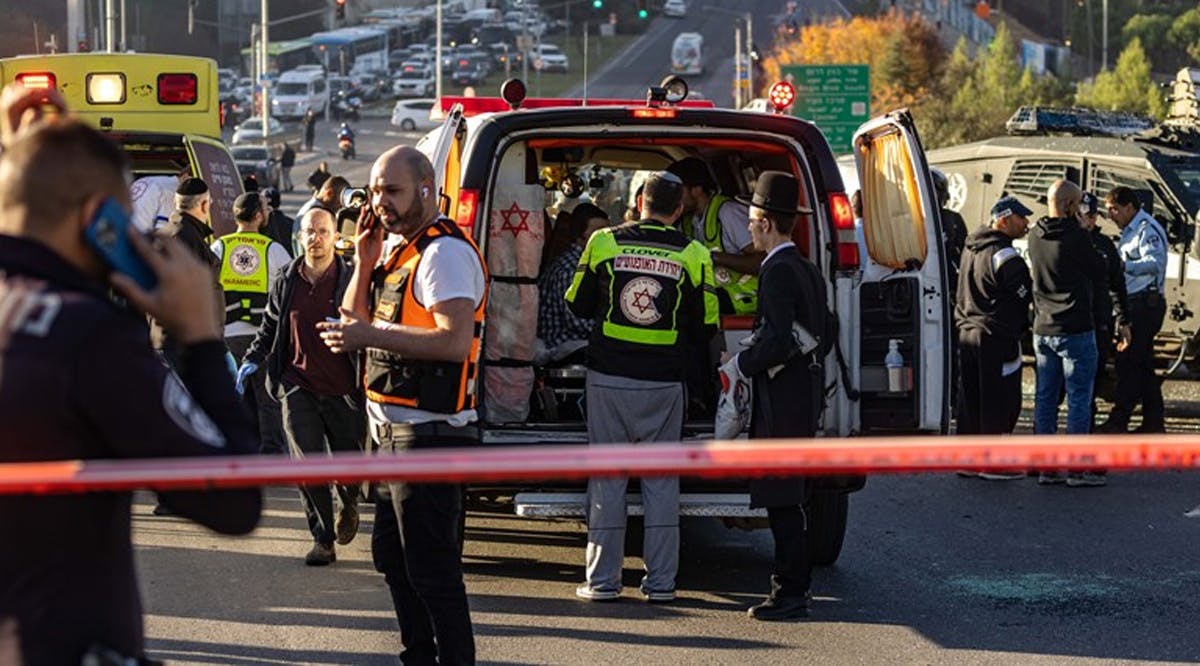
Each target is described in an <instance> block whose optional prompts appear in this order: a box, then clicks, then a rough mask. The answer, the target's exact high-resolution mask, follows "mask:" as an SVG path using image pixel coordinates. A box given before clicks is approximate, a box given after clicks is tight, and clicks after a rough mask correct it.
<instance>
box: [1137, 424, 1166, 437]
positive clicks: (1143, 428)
mask: <svg viewBox="0 0 1200 666" xmlns="http://www.w3.org/2000/svg"><path fill="white" fill-rule="evenodd" d="M1133 432H1134V433H1136V434H1138V435H1151V434H1156V435H1161V434H1165V433H1166V432H1167V427H1166V426H1165V425H1163V424H1161V423H1150V424H1147V423H1143V424H1142V425H1140V426H1138V427H1136V428H1134V429H1133Z"/></svg>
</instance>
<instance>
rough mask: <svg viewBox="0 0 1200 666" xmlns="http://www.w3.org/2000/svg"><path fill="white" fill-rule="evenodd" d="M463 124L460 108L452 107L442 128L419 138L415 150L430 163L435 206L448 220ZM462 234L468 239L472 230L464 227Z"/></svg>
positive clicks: (455, 200)
mask: <svg viewBox="0 0 1200 666" xmlns="http://www.w3.org/2000/svg"><path fill="white" fill-rule="evenodd" d="M464 123H465V118H464V116H463V107H462V104H455V105H454V106H453V107H451V108H450V111H449V112H447V113H446V119H445V120H444V121H442V126H441V127H439V128H438V129H436V130H434V131H432V132H430V133H429V134H426V135H425V136H424V137H422V138H421V140H420V141H418V142H417V146H416V147H417V150H419V151H421V152H422V153H425V156H426V157H428V158H429V161H430V162H431V163H433V171H434V173H435V174H436V180H435V181H434V186H435V188H436V189H437V191H438V194H439V198H440V203H439V206H440V208H441V210H442V214H444V215H446V216H447V217H450V218H452V219H454V218H456V217H457V213H458V204H459V196H458V194H459V190H460V189H461V188H462V148H463V139H464V138H465V135H466V126H465V124H464ZM463 231H464V232H465V233H466V234H468V235H471V234H472V233H473V232H474V229H473V228H470V227H464V228H463Z"/></svg>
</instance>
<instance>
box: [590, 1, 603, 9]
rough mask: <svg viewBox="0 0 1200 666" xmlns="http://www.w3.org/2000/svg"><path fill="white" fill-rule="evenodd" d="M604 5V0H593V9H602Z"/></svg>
mask: <svg viewBox="0 0 1200 666" xmlns="http://www.w3.org/2000/svg"><path fill="white" fill-rule="evenodd" d="M603 6H604V0H592V9H600V8H601V7H603Z"/></svg>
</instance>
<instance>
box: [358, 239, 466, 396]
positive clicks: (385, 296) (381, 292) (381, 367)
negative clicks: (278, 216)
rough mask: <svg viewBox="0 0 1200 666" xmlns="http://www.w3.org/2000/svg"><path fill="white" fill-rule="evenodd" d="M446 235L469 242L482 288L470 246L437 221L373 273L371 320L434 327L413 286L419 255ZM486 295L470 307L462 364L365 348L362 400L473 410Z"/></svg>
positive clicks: (402, 246)
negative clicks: (469, 334) (470, 332)
mask: <svg viewBox="0 0 1200 666" xmlns="http://www.w3.org/2000/svg"><path fill="white" fill-rule="evenodd" d="M443 237H450V238H457V239H459V240H462V241H464V242H466V243H469V244H470V246H471V249H473V250H475V255H476V256H477V257H478V258H479V266H480V268H482V269H483V271H484V284H485V285H486V284H487V267H486V265H485V264H484V263H483V255H482V254H481V253H480V252H479V247H478V246H477V245H475V242H474V241H472V240H471V239H470V238H468V237H467V236H465V235H464V234H463V233H462V231H461V230H459V228H458V227H457V226H456V225H455V224H454V223H453V222H451V221H450V220H447V219H445V218H443V219H439V220H438V221H437V222H434V223H433V224H431V225H430V226H428V227H427V228H426V229H425V231H424V232H423V233H422V234H421V235H420V236H418V237H417V238H416V239H415V240H414V241H412V242H408V243H405V244H403V245H399V246H397V247H396V248H394V249H393V250H392V253H391V254H390V255H389V256H388V258H387V261H385V262H384V263H383V266H382V267H380V268H378V269H376V270H375V273H374V274H373V275H372V278H371V279H372V283H373V285H374V294H375V307H374V310H373V313H372V314H373V316H374V319H375V321H383V322H388V323H392V324H399V325H401V326H412V327H414V328H436V327H437V324H435V323H434V320H433V313H432V312H430V311H429V310H428V309H426V308H425V306H423V305H421V304H420V303H418V302H417V298H416V293H415V287H416V284H415V283H416V275H417V267H418V266H419V265H420V263H421V254H422V253H423V252H424V251H425V248H427V247H429V244H430V243H432V242H433V241H434V240H435V239H438V238H443ZM486 307H487V292H486V289H485V291H484V297H483V298H482V299H480V301H479V305H478V306H477V307H476V308H475V330H474V335H473V339H472V340H471V352H470V354H469V355H468V356H467V359H466V360H464V361H426V360H418V359H408V358H402V357H401V356H400V355H399V354H393V353H391V352H388V351H384V350H382V349H374V348H368V349H367V354H366V356H367V359H366V363H365V364H364V368H363V374H364V380H363V385H364V386H365V387H366V394H367V398H368V399H370V400H373V401H375V402H382V403H388V404H392V405H402V406H404V407H411V408H414V409H422V410H425V411H430V412H439V413H443V414H454V413H456V412H460V411H462V410H464V409H473V408H474V407H475V400H476V399H475V380H476V378H477V377H478V374H479V373H478V368H479V350H480V347H481V344H480V343H481V339H482V335H483V312H484V308H486Z"/></svg>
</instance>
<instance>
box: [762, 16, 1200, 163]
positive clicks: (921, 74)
mask: <svg viewBox="0 0 1200 666" xmlns="http://www.w3.org/2000/svg"><path fill="white" fill-rule="evenodd" d="M1196 14H1197V17H1200V8H1197V11H1196ZM1194 34H1195V35H1197V39H1200V31H1197V32H1196V33H1194ZM1198 48H1200V47H1198ZM804 64H814V65H815V64H868V65H870V66H871V105H872V109H873V110H874V111H884V110H889V109H894V108H899V107H908V108H909V109H911V110H912V112H913V117H914V118H915V120H916V122H917V125H918V130H919V131H920V133H921V138H922V141H923V142H924V143H925V145H926V147H928V148H937V147H941V146H950V145H957V144H960V143H966V142H969V141H976V140H979V139H985V138H989V137H993V136H997V135H1000V134H1003V133H1004V123H1005V121H1007V120H1008V119H1009V117H1011V116H1012V114H1013V112H1014V111H1016V109H1017V108H1018V107H1020V106H1028V105H1039V106H1071V105H1079V106H1087V107H1092V108H1097V109H1106V110H1114V111H1130V112H1135V113H1141V114H1145V115H1149V116H1152V117H1155V118H1162V117H1163V116H1164V115H1165V113H1166V103H1165V100H1164V95H1165V91H1163V90H1162V89H1161V88H1160V87H1159V86H1158V85H1157V84H1156V83H1155V82H1154V81H1153V79H1152V77H1151V60H1150V58H1149V56H1148V55H1147V52H1146V50H1145V48H1143V46H1142V42H1141V40H1140V39H1139V38H1138V37H1136V36H1135V37H1132V38H1131V39H1130V40H1129V41H1128V43H1127V44H1126V45H1125V47H1124V49H1123V50H1122V51H1121V54H1120V56H1119V57H1118V58H1117V61H1116V64H1115V66H1114V67H1113V68H1112V69H1109V70H1107V71H1104V72H1101V73H1100V74H1098V75H1097V76H1096V77H1095V78H1094V79H1093V80H1092V81H1090V82H1084V83H1080V84H1078V85H1077V84H1075V83H1074V82H1071V81H1067V80H1065V79H1062V78H1059V77H1056V76H1054V75H1053V74H1044V75H1038V74H1034V73H1033V71H1032V70H1030V69H1024V68H1022V66H1021V63H1020V57H1019V53H1018V51H1017V44H1016V41H1015V40H1014V39H1013V37H1012V34H1011V33H1010V32H1009V30H1008V28H1007V26H1006V25H1005V24H1004V23H1001V24H1000V25H999V27H998V28H997V30H996V36H995V39H993V40H992V42H991V44H990V45H989V46H988V47H987V48H980V49H975V50H973V49H972V48H971V47H970V46H969V44H968V43H967V41H966V40H965V39H960V40H959V42H958V44H957V45H956V46H955V47H954V49H953V50H947V49H946V48H945V46H944V45H943V44H942V41H941V39H940V37H939V35H938V33H937V30H936V28H935V27H934V26H933V25H931V24H930V23H929V22H928V21H926V20H925V19H924V18H923V17H921V16H919V15H916V14H906V13H902V12H899V11H895V10H893V11H891V12H888V13H886V14H883V15H880V16H856V17H853V18H851V19H839V20H835V21H832V22H828V23H822V24H812V25H808V26H805V27H803V28H802V29H801V30H800V31H799V32H798V34H796V35H794V36H791V37H789V36H787V35H783V36H781V37H780V38H778V39H777V40H776V44H775V50H774V52H772V53H771V54H769V55H768V56H767V57H766V58H765V59H764V62H763V67H764V69H765V71H766V73H767V78H766V81H774V80H778V79H779V77H780V71H781V69H780V68H781V66H785V65H804ZM1181 64H1186V63H1181Z"/></svg>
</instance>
